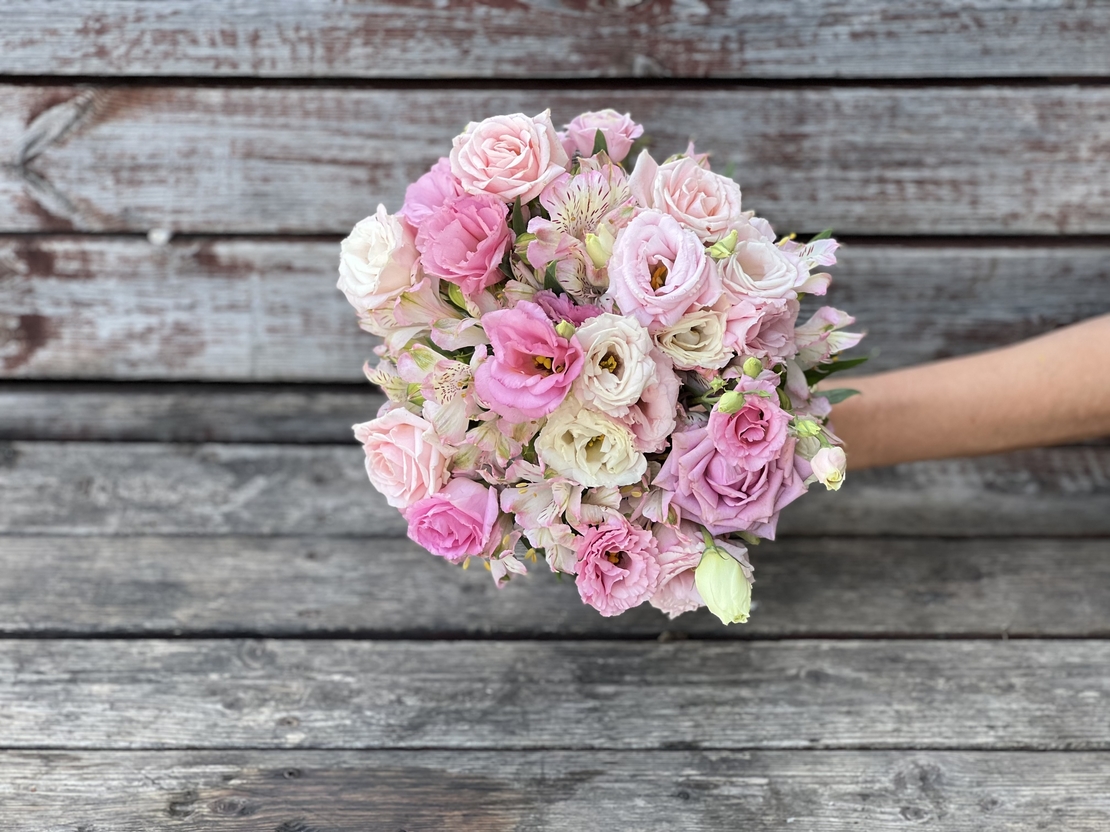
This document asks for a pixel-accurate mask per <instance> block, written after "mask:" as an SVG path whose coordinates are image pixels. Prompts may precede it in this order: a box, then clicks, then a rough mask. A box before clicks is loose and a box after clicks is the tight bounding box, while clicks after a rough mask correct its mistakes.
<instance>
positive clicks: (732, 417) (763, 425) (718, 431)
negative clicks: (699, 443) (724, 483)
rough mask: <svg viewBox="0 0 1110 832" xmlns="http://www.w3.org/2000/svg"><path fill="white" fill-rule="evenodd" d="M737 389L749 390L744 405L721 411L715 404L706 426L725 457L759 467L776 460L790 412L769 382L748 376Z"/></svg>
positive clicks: (741, 465)
mask: <svg viewBox="0 0 1110 832" xmlns="http://www.w3.org/2000/svg"><path fill="white" fill-rule="evenodd" d="M736 389H737V392H740V393H746V394H747V395H745V396H744V406H743V407H741V408H740V409H739V410H737V411H736V412H735V413H722V412H721V410H720V409H719V408H717V407H714V408H713V411H712V412H711V413H710V414H709V424H708V425H707V426H706V427H707V429H708V430H709V437H710V439H712V440H713V446H714V447H715V448H716V449H717V451H718V452H719V453H720V454H722V455H723V456H724V458H725V459H727V460H728V461H729V462H730V463H732V464H733V465H735V466H736V467H738V468H742V469H744V470H745V471H757V470H759V469H761V468H763V467H764V466H765V465H767V464H769V463H770V462H771V461H772V460H774V459H775V458H776V457H777V456H778V455H779V452H780V451H781V450H782V446H783V445H784V444H786V437H787V427H788V426H789V424H790V419H791V416H790V413H788V412H787V411H785V410H783V409H782V407H781V406H779V400H778V394H777V392H776V390H775V388H774V386H773V385H772V384H771V383H770V382H760V381H756V380H754V379H749V378H747V377H746V376H745V377H743V378H741V379H740V381H739V383H738V384H737V387H736ZM760 393H763V394H766V395H759V394H760Z"/></svg>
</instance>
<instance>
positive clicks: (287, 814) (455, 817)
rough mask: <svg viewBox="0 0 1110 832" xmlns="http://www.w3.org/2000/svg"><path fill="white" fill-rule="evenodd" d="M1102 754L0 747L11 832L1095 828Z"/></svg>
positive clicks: (1104, 793) (1107, 763)
mask: <svg viewBox="0 0 1110 832" xmlns="http://www.w3.org/2000/svg"><path fill="white" fill-rule="evenodd" d="M1108 795H1110V759H1108V757H1107V755H1106V754H1105V753H1088V754H1060V753H1052V752H1048V753H1027V752H988V753H984V752H926V751H915V752H889V751H887V752H876V751H872V752H858V751H857V752H852V751H843V752H836V751H831V752H819V753H814V752H796V751H753V752H746V753H737V752H720V751H718V752H697V751H670V752H667V751H653V752H637V753H634V754H627V753H619V752H611V751H609V752H606V751H600V752H566V751H543V752H510V751H467V752H464V753H457V752H456V753H450V752H441V751H420V752H411V751H404V752H396V751H394V752H388V751H378V752H361V753H360V752H343V751H249V752H243V751H240V752H226V751H221V752H202V751H186V752H123V753H121V752H115V753H113V752H65V753H60V752H18V751H13V752H6V753H3V754H0V799H2V800H3V804H4V817H5V828H6V829H7V830H9V832H41V830H43V829H89V830H97V832H147V830H170V829H173V830H184V832H198V831H199V830H204V832H225V830H226V832H232V830H259V829H266V830H275V832H277V830H281V832H366V830H368V829H369V830H377V829H383V830H398V829H406V830H412V832H417V830H420V831H421V832H422V831H423V830H434V829H442V830H450V832H502V830H504V831H505V832H508V830H566V829H577V830H582V832H595V831H596V832H610V830H613V829H628V830H636V832H674V830H677V829H681V830H684V832H687V831H688V832H703V831H704V832H720V830H723V829H743V830H746V831H747V832H780V830H783V829H803V830H807V832H843V831H844V830H859V829H865V830H867V831H868V832H896V831H900V830H903V829H906V828H907V827H908V826H912V825H914V824H918V825H927V826H928V825H931V826H936V827H937V828H943V829H949V830H957V829H960V830H971V829H974V830H977V832H1025V831H1026V830H1029V832H1031V831H1032V830H1039V829H1061V830H1063V829H1067V830H1069V832H1103V830H1105V829H1106V828H1107V826H1108V825H1110V797H1108Z"/></svg>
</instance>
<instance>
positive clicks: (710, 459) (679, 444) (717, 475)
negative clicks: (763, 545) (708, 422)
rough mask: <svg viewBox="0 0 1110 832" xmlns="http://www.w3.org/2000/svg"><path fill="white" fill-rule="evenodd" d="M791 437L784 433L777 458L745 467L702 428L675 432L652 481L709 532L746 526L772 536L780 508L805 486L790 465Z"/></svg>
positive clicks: (687, 515)
mask: <svg viewBox="0 0 1110 832" xmlns="http://www.w3.org/2000/svg"><path fill="white" fill-rule="evenodd" d="M794 442H795V440H794V438H793V437H789V438H787V440H786V442H785V443H784V444H783V447H782V451H781V454H780V455H779V456H778V457H777V458H776V459H774V460H772V461H771V462H770V463H768V464H767V465H766V466H764V467H763V468H760V469H759V470H757V471H747V470H745V469H743V468H741V467H739V466H738V465H735V464H734V463H732V462H731V461H729V459H728V458H727V457H726V456H725V455H724V454H722V453H720V452H719V451H718V450H717V448H716V447H715V446H714V444H713V439H712V437H711V436H710V435H709V431H708V430H706V429H705V428H695V429H693V430H689V431H685V432H683V433H676V434H675V435H674V437H673V438H672V440H671V452H670V455H669V456H668V457H667V461H666V462H664V463H663V467H662V468H661V469H660V471H659V474H658V476H657V477H656V478H655V482H654V484H655V485H657V486H659V487H660V488H662V489H664V490H666V491H668V492H670V493H671V494H672V495H673V496H672V497H671V504H672V505H675V506H677V507H678V508H680V509H681V510H682V512H683V514H682V516H683V517H684V518H688V519H690V520H696V521H697V522H699V523H701V525H703V526H705V528H706V529H708V530H709V533H710V534H714V535H721V534H729V533H730V532H739V531H748V532H751V533H752V534H755V535H757V536H759V537H764V538H767V539H768V540H774V538H775V528H776V526H777V525H778V516H779V512H780V511H781V510H782V509H783V508H784V507H785V506H786V505H788V504H789V503H792V502H793V501H794V500H796V499H797V498H798V497H800V496H801V495H802V494H804V493H805V491H806V487H805V484H804V483H803V478H802V477H801V476H800V475H799V473H798V471H796V470H795V466H794Z"/></svg>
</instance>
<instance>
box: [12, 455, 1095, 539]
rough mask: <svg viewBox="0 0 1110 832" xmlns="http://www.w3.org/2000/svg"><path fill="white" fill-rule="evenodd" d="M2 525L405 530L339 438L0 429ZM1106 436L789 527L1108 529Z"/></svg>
mask: <svg viewBox="0 0 1110 832" xmlns="http://www.w3.org/2000/svg"><path fill="white" fill-rule="evenodd" d="M0 498H2V499H0V532H9V533H19V534H55V533H61V534H72V535H86V534H127V535H136V534H138V535H142V534H172V535H197V534H265V535H271V534H276V535H288V534H300V535H322V536H328V537H343V536H351V535H353V536H361V537H382V536H386V537H388V536H399V535H403V534H404V533H405V528H406V527H405V523H404V520H402V518H401V516H400V515H399V514H398V513H397V512H396V511H395V510H394V509H392V508H390V507H389V506H387V505H386V504H385V501H384V499H383V498H382V497H381V496H380V495H379V494H378V493H377V492H376V491H375V490H374V489H373V487H372V486H371V485H370V483H369V482H368V481H367V479H366V473H365V471H364V469H363V455H362V451H361V449H360V448H359V447H358V446H357V445H356V444H354V442H353V440H352V443H351V444H350V445H346V446H330V445H323V446H300V447H298V446H288V445H285V446H282V445H233V444H227V445H224V444H204V445H167V444H156V443H152V444H147V443H125V444H113V443H83V442H73V443H66V442H60V443H55V442H8V443H0ZM1108 498H1110V447H1106V446H1087V447H1084V446H1077V447H1066V448H1056V449H1046V450H1035V451H1024V452H1020V453H1015V454H1008V455H1002V456H992V457H983V458H980V459H966V460H952V461H943V462H930V463H915V464H911V465H901V466H896V467H894V468H889V469H878V470H874V471H861V472H855V473H853V474H851V476H850V477H849V479H848V482H847V484H846V485H845V487H844V488H843V489H842V490H841V491H839V492H836V493H831V492H824V491H819V490H816V489H815V490H812V491H811V492H810V494H809V495H808V496H807V497H805V498H804V499H801V500H799V501H798V502H796V503H795V504H794V505H792V506H790V507H789V508H788V509H787V510H786V511H785V512H784V513H783V517H782V521H781V523H780V527H779V529H780V533H782V534H784V535H786V536H790V535H821V534H836V535H896V536H913V535H942V536H955V537H964V536H970V537H976V536H982V535H1007V536H1015V535H1016V536H1020V535H1038V536H1063V537H1073V536H1074V537H1083V536H1091V535H1107V534H1110V515H1108V514H1107V512H1106V506H1107V505H1108V504H1110V501H1108Z"/></svg>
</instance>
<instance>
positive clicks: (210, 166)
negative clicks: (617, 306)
mask: <svg viewBox="0 0 1110 832" xmlns="http://www.w3.org/2000/svg"><path fill="white" fill-rule="evenodd" d="M862 51H866V49H864V50H862ZM603 106H613V107H616V108H618V109H620V110H622V111H624V110H627V111H630V112H632V113H633V114H634V115H635V116H636V118H638V119H640V120H641V121H643V123H644V124H645V125H646V128H647V131H648V133H649V134H650V135H651V136H652V137H653V139H654V140H655V144H654V146H655V148H656V149H657V153H658V155H659V156H660V157H661V158H663V157H666V156H668V155H669V154H671V153H674V152H677V151H680V150H682V149H684V148H685V147H686V143H687V140H688V139H690V138H691V137H693V138H695V139H696V140H697V141H698V143H699V147H700V148H701V149H703V150H712V151H715V156H714V159H715V162H716V164H717V166H718V169H721V170H727V169H728V168H729V166H730V165H732V164H734V165H735V170H736V176H737V178H738V180H739V181H740V183H741V185H742V186H743V188H744V192H745V204H746V206H747V207H748V208H751V209H755V210H757V211H758V212H759V213H760V214H762V215H765V216H766V217H767V218H768V219H770V220H771V221H772V222H773V223H775V225H776V227H778V228H779V229H780V230H782V231H784V232H785V231H790V230H796V231H819V230H821V229H823V228H827V227H829V226H832V227H834V228H835V229H836V230H837V231H839V232H840V233H842V234H848V233H857V234H864V233H866V234H959V235H969V234H970V235H973V234H986V233H1005V234H1020V235H1053V234H1105V233H1107V232H1108V231H1110V155H1107V154H1106V153H1105V152H1104V151H1105V148H1106V147H1107V144H1108V143H1110V118H1107V117H1106V113H1108V112H1110V89H1107V88H1106V87H1104V86H1101V85H1092V86H1072V85H1068V86H1040V85H1035V86H973V87H927V86H926V87H919V86H882V87H856V86H851V87H834V88H812V87H810V88H796V87H786V88H775V87H732V88H726V87H716V86H714V87H702V88H696V89H689V88H672V87H657V88H651V87H642V88H641V87H637V88H623V89H617V90H600V89H599V90H589V89H586V90H582V89H579V90H566V89H560V88H557V87H547V88H537V89H531V88H529V89H516V90H496V89H422V88H408V87H405V88H400V89H360V88H341V87H326V88H319V87H308V88H305V87H296V86H282V87H277V88H272V87H271V88H253V87H193V86H189V87H182V86H123V87H117V88H110V87H99V88H84V87H58V86H38V85H28V86H0V147H8V148H11V151H10V152H9V153H8V158H10V159H12V161H11V162H10V163H8V164H5V165H3V166H0V230H27V231H42V230H52V231H60V230H66V229H76V230H85V231H123V230H127V231H142V232H146V231H148V230H150V229H165V230H169V231H176V232H220V233H227V232H261V233H268V234H282V233H288V232H298V233H306V232H312V233H328V234H335V233H346V232H347V231H348V230H349V229H350V228H351V226H352V225H353V224H354V223H355V222H356V221H358V220H359V219H361V218H363V217H365V216H366V215H367V214H370V213H373V211H374V208H375V206H376V205H377V203H378V202H384V203H385V204H387V205H388V206H389V207H390V208H392V209H394V210H395V209H397V208H398V207H399V206H400V202H401V198H402V195H403V193H404V189H405V186H406V184H407V183H409V182H411V181H412V180H414V179H415V178H416V177H417V176H418V175H419V174H421V173H422V172H423V171H424V170H425V169H427V167H428V166H429V165H431V164H432V163H433V162H434V161H435V159H436V158H437V157H439V156H441V155H444V153H445V152H446V151H447V150H448V149H449V148H450V140H451V138H452V137H453V136H454V135H456V134H457V133H458V132H460V130H461V129H462V128H463V126H464V125H465V124H466V123H467V122H468V121H470V120H473V119H481V118H485V117H488V116H491V115H494V114H498V113H507V112H509V113H511V112H516V111H521V110H523V111H525V112H529V113H535V112H539V111H541V110H543V109H545V108H548V107H550V108H551V109H552V111H553V113H554V118H555V120H556V121H557V122H558V123H560V124H561V123H563V122H565V121H566V120H568V119H570V118H572V117H573V116H574V115H575V114H576V113H578V112H581V111H583V110H587V109H591V108H597V107H603Z"/></svg>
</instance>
